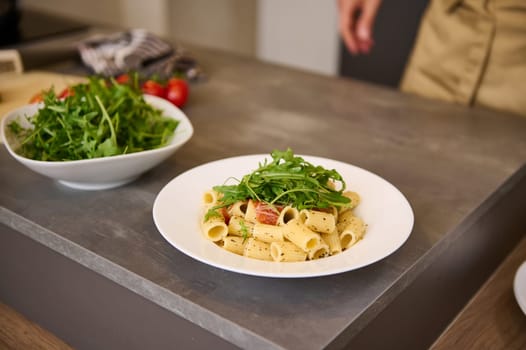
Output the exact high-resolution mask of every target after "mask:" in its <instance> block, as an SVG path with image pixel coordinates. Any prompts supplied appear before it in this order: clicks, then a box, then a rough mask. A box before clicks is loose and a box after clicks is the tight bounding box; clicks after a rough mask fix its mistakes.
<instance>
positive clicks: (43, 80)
mask: <svg viewBox="0 0 526 350" xmlns="http://www.w3.org/2000/svg"><path fill="white" fill-rule="evenodd" d="M83 80H84V79H83V78H82V77H78V76H74V75H63V74H56V73H51V72H44V71H34V72H27V73H14V72H13V73H2V74H0V121H1V119H2V118H3V117H4V116H5V115H6V114H7V113H8V112H10V111H12V110H14V109H16V108H18V107H21V106H24V105H26V104H27V103H28V102H29V100H30V99H31V97H33V96H34V95H36V94H38V93H39V92H41V91H42V90H49V89H50V88H51V87H53V88H54V89H55V92H56V93H60V91H62V89H64V88H65V87H66V86H68V85H72V84H75V83H78V82H81V81H83ZM2 142H3V140H2V137H1V136H0V144H1V143H2Z"/></svg>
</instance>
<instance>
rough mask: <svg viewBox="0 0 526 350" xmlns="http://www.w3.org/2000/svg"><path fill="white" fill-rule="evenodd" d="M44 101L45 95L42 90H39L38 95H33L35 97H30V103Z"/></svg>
mask: <svg viewBox="0 0 526 350" xmlns="http://www.w3.org/2000/svg"><path fill="white" fill-rule="evenodd" d="M42 101H44V96H43V94H42V93H41V92H39V93H38V94H36V95H33V97H31V98H30V99H29V103H39V102H42Z"/></svg>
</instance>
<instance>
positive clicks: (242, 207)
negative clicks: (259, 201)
mask: <svg viewBox="0 0 526 350" xmlns="http://www.w3.org/2000/svg"><path fill="white" fill-rule="evenodd" d="M246 212H247V202H244V201H239V202H235V203H234V204H232V206H231V207H230V208H229V209H228V214H230V216H240V217H244V216H245V214H246Z"/></svg>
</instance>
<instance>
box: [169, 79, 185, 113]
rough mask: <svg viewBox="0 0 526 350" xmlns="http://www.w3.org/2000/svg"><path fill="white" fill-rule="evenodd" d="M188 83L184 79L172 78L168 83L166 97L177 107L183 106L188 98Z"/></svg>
mask: <svg viewBox="0 0 526 350" xmlns="http://www.w3.org/2000/svg"><path fill="white" fill-rule="evenodd" d="M188 92H189V91H188V83H187V82H186V80H184V79H179V78H171V79H170V80H168V83H166V97H165V98H166V99H167V100H168V101H170V102H172V103H173V104H174V105H176V106H177V107H183V106H184V105H185V103H186V100H188Z"/></svg>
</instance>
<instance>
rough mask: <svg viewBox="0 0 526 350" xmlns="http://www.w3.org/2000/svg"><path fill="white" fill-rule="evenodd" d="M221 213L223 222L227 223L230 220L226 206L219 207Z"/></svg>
mask: <svg viewBox="0 0 526 350" xmlns="http://www.w3.org/2000/svg"><path fill="white" fill-rule="evenodd" d="M221 215H223V219H225V224H227V225H228V223H229V222H230V214H229V213H228V210H227V208H225V207H223V208H221Z"/></svg>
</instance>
